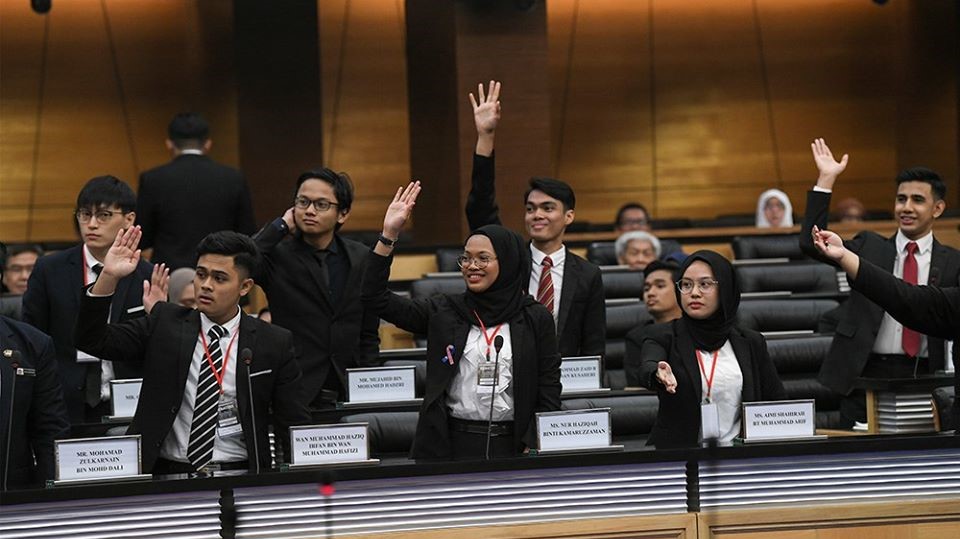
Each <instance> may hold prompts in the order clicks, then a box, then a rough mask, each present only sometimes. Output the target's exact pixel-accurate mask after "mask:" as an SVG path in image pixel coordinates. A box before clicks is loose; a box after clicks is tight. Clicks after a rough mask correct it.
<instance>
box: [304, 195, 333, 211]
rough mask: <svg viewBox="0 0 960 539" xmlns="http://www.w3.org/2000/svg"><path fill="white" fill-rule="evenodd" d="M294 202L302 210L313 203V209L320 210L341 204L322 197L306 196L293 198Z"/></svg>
mask: <svg viewBox="0 0 960 539" xmlns="http://www.w3.org/2000/svg"><path fill="white" fill-rule="evenodd" d="M293 203H294V204H295V205H296V206H297V207H298V208H300V209H301V210H305V209H307V208H309V207H310V205H311V204H313V209H315V210H317V211H320V212H323V211H327V210H329V209H330V208H332V207H334V206H339V204H337V203H336V202H330V201H329V200H326V199H322V198H321V199H319V200H310V199H309V198H307V197H305V196H298V197H297V198H295V199H293Z"/></svg>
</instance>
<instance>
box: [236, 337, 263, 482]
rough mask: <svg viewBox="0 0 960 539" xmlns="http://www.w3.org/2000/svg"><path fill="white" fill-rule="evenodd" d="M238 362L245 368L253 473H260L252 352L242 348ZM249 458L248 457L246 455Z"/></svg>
mask: <svg viewBox="0 0 960 539" xmlns="http://www.w3.org/2000/svg"><path fill="white" fill-rule="evenodd" d="M240 361H242V362H243V364H244V365H246V366H247V397H248V398H249V399H250V423H251V424H252V426H253V436H252V438H253V458H254V462H255V463H256V464H254V468H253V469H254V471H255V472H256V473H260V447H259V446H258V444H257V436H258V435H259V431H258V430H257V410H256V409H255V408H254V407H253V382H252V381H251V380H250V364H251V363H253V350H250V349H249V348H244V349H243V350H240ZM248 456H249V455H248Z"/></svg>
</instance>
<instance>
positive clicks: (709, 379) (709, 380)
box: [696, 350, 720, 402]
mask: <svg viewBox="0 0 960 539" xmlns="http://www.w3.org/2000/svg"><path fill="white" fill-rule="evenodd" d="M696 352H697V363H699V364H700V372H701V373H702V374H703V378H704V379H705V380H706V381H707V401H708V402H709V401H710V393H711V392H712V391H713V375H714V374H716V373H717V356H718V355H720V350H717V351H715V352H714V353H713V366H712V367H710V376H709V377H707V372H706V370H705V369H704V368H703V358H702V357H700V350H696Z"/></svg>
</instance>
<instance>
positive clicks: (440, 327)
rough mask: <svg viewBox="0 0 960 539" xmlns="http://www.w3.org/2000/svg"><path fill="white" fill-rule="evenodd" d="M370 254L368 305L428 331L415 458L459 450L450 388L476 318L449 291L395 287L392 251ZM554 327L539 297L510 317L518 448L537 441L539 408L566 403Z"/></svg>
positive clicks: (366, 283)
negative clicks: (423, 293) (411, 292)
mask: <svg viewBox="0 0 960 539" xmlns="http://www.w3.org/2000/svg"><path fill="white" fill-rule="evenodd" d="M369 259H370V261H369V262H368V265H367V268H366V272H365V274H364V277H363V301H364V303H365V304H366V305H367V307H368V308H370V309H372V310H374V311H376V312H378V313H380V316H382V317H383V319H384V320H387V321H389V322H392V323H394V324H396V325H397V327H400V328H402V329H405V330H407V331H410V332H413V333H418V334H421V335H423V334H426V335H427V381H426V386H427V387H426V391H425V394H424V398H423V404H422V406H421V407H420V418H419V420H418V421H417V432H416V436H415V438H414V442H413V449H412V451H411V453H412V455H413V457H414V458H447V457H450V456H453V455H452V449H451V446H450V433H449V430H448V427H447V420H448V416H447V404H446V400H447V391H448V389H449V388H450V383H451V382H452V381H453V380H454V377H455V376H456V374H457V373H458V372H459V371H460V359H461V356H462V354H463V348H464V346H465V345H466V342H467V335H468V334H469V333H470V325H471V323H470V321H469V320H465V319H464V318H463V317H462V316H461V315H460V314H459V313H458V311H456V310H455V309H454V308H453V307H452V305H451V304H450V302H449V300H448V296H445V295H438V296H434V297H431V298H425V299H421V300H416V301H414V300H410V299H407V298H403V297H400V296H397V295H396V294H393V293H391V292H390V291H389V290H387V279H388V278H389V276H390V263H391V261H392V257H382V256H379V255H377V254H376V253H373V252H370V255H369ZM554 331H555V330H554V325H553V316H551V315H550V313H549V312H548V311H547V309H546V307H544V306H543V305H540V304H539V303H533V302H532V303H531V304H530V305H527V306H526V307H524V308H523V309H521V311H520V312H519V313H518V314H517V315H516V316H515V317H514V318H513V319H512V320H510V344H511V347H512V350H513V380H514V381H513V383H514V386H513V405H514V425H515V428H514V448H515V450H516V451H517V452H518V453H519V452H520V451H522V449H523V447H524V445H526V446H527V447H535V444H536V426H535V424H534V421H535V414H536V413H537V412H549V411H554V410H559V409H560V391H561V385H560V355H559V354H558V352H557V341H556V336H555V334H554ZM451 344H452V345H453V347H454V350H455V353H454V354H453V358H454V364H453V365H450V363H449V362H447V361H446V348H447V345H451ZM441 358H444V361H441Z"/></svg>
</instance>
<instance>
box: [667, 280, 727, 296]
mask: <svg viewBox="0 0 960 539" xmlns="http://www.w3.org/2000/svg"><path fill="white" fill-rule="evenodd" d="M718 284H720V283H719V282H718V281H717V280H716V279H700V280H699V281H693V280H691V279H680V280H679V281H677V290H679V291H680V293H681V294H690V293H692V292H693V287H697V288H699V289H700V292H702V293H704V294H708V293H710V292H712V291H713V290H714V289H715V288H716V287H717V285H718Z"/></svg>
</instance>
